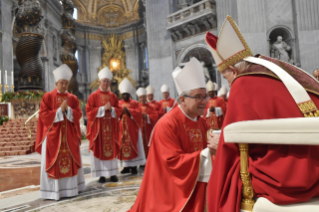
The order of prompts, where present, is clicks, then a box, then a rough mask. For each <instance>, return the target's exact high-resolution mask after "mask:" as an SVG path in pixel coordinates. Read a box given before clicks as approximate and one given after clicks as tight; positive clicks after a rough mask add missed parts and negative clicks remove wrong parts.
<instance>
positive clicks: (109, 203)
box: [0, 141, 143, 212]
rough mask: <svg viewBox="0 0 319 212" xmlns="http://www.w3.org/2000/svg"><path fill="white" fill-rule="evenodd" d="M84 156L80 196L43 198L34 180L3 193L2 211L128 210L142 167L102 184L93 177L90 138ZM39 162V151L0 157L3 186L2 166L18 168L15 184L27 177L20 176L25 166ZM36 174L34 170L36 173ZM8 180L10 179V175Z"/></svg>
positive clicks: (82, 154) (134, 195)
mask: <svg viewBox="0 0 319 212" xmlns="http://www.w3.org/2000/svg"><path fill="white" fill-rule="evenodd" d="M81 156H82V161H83V166H84V171H85V182H86V190H85V191H83V192H81V193H80V194H79V195H78V196H76V197H72V198H62V199H60V200H59V201H54V200H45V199H40V198H39V196H40V191H39V189H40V187H39V183H38V184H36V183H34V184H31V185H28V186H25V187H22V188H20V187H19V188H15V189H11V190H7V191H3V192H0V211H4V212H15V211H19V212H20V211H28V212H31V211H48V212H55V211H59V212H64V211H96V212H99V211H101V212H102V211H103V212H122V211H123V212H124V211H127V210H128V209H129V208H130V207H131V206H132V205H133V203H134V201H135V199H136V196H137V193H138V190H139V187H140V184H141V181H142V177H143V169H138V174H137V175H131V174H120V175H119V176H118V177H119V182H117V183H112V182H110V181H109V179H107V182H106V183H103V184H102V183H98V178H91V169H90V156H89V153H88V142H87V141H85V142H83V144H82V145H81ZM39 161H40V155H39V154H37V153H32V154H30V155H24V156H12V157H5V158H0V185H1V184H3V183H4V182H5V178H6V177H7V176H6V177H1V169H3V170H2V171H3V172H2V173H4V170H5V169H9V168H10V169H12V170H15V174H14V176H17V177H16V178H15V180H13V184H14V182H23V179H24V178H23V177H21V176H23V175H21V174H23V173H24V172H23V171H22V170H23V169H27V170H31V169H32V168H33V169H35V170H36V169H37V167H39V164H38V163H36V162H39ZM16 164H18V165H16ZM21 164H22V165H21ZM17 166H18V167H17ZM19 169H20V171H19ZM120 169H121V168H120ZM24 171H25V170H24ZM24 174H25V173H24ZM37 174H38V173H36V171H35V173H34V175H37ZM1 180H2V181H1ZM6 182H8V178H7V180H6ZM33 182H37V181H36V180H35V181H33ZM30 183H32V182H30ZM7 184H8V183H7ZM2 187H4V186H2Z"/></svg>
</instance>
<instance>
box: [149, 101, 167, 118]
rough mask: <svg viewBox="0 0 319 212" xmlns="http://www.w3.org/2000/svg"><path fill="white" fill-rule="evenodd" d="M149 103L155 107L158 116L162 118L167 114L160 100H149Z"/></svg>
mask: <svg viewBox="0 0 319 212" xmlns="http://www.w3.org/2000/svg"><path fill="white" fill-rule="evenodd" d="M148 104H149V105H150V106H152V107H153V108H154V110H155V111H156V113H157V115H158V118H161V117H162V116H163V115H164V114H165V111H164V108H163V107H162V104H161V103H160V102H158V101H156V100H153V101H152V102H148Z"/></svg>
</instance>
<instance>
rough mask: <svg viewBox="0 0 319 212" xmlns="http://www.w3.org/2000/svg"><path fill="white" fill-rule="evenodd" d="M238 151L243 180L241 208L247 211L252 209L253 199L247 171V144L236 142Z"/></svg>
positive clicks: (252, 190)
mask: <svg viewBox="0 0 319 212" xmlns="http://www.w3.org/2000/svg"><path fill="white" fill-rule="evenodd" d="M238 146H239V151H240V177H241V181H242V182H243V187H242V201H241V206H240V207H241V209H243V210H247V211H253V206H254V204H255V201H254V200H253V197H254V189H253V186H252V184H251V177H250V173H249V172H248V157H249V156H248V149H249V146H248V144H238Z"/></svg>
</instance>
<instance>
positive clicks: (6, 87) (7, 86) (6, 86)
mask: <svg viewBox="0 0 319 212" xmlns="http://www.w3.org/2000/svg"><path fill="white" fill-rule="evenodd" d="M4 87H5V89H6V93H7V92H8V88H9V85H5V86H4Z"/></svg>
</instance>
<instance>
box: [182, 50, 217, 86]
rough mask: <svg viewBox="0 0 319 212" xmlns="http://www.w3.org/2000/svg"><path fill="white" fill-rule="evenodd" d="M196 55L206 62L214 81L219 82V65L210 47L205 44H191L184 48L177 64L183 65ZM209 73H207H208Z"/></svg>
mask: <svg viewBox="0 0 319 212" xmlns="http://www.w3.org/2000/svg"><path fill="white" fill-rule="evenodd" d="M192 57H195V58H197V59H198V60H199V61H202V62H204V63H205V68H207V69H208V74H209V76H210V79H211V80H212V81H214V82H218V81H219V80H218V78H219V76H218V73H219V72H218V70H217V66H216V64H215V61H214V58H213V56H212V54H211V52H210V50H209V48H208V46H207V45H205V44H194V45H192V46H189V47H188V48H186V49H184V50H183V51H182V52H181V53H180V54H179V56H178V58H177V60H176V61H177V63H178V64H177V65H183V64H185V63H186V62H188V61H189V60H190V58H192ZM206 74H207V73H206ZM206 81H208V78H206Z"/></svg>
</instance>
